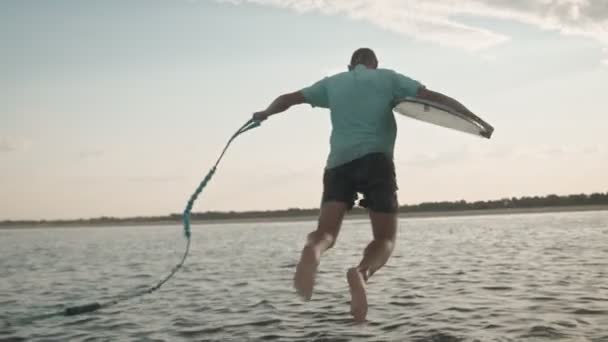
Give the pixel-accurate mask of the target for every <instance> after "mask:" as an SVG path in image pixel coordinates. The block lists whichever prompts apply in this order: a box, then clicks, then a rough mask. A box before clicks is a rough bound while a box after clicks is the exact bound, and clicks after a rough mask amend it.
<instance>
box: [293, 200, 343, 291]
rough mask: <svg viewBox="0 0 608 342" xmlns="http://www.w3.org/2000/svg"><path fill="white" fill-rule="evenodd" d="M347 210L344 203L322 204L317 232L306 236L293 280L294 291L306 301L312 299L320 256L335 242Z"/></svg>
mask: <svg viewBox="0 0 608 342" xmlns="http://www.w3.org/2000/svg"><path fill="white" fill-rule="evenodd" d="M347 210H348V205H347V203H344V202H336V201H328V202H325V203H323V205H322V206H321V213H320V214H319V223H318V226H317V230H315V231H314V232H312V233H310V234H308V238H307V241H306V245H305V246H304V248H303V249H302V255H301V257H300V262H299V263H298V265H297V266H296V274H295V276H294V280H293V285H294V287H295V288H296V291H297V292H298V294H299V295H300V296H302V297H303V298H304V299H306V300H309V299H310V297H312V290H313V287H314V283H315V275H316V273H317V267H318V266H319V261H320V259H321V254H322V253H323V252H325V251H326V250H328V249H329V248H331V247H332V246H333V245H334V243H335V242H336V239H337V237H338V233H339V232H340V227H341V226H342V219H343V218H344V214H345V213H346V211H347Z"/></svg>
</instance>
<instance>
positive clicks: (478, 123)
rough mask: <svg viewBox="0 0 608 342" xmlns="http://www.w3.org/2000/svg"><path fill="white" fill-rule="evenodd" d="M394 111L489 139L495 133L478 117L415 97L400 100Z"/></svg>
mask: <svg viewBox="0 0 608 342" xmlns="http://www.w3.org/2000/svg"><path fill="white" fill-rule="evenodd" d="M393 110H394V111H395V112H396V113H399V114H402V115H405V116H407V117H410V118H413V119H417V120H420V121H424V122H428V123H431V124H434V125H437V126H441V127H446V128H451V129H454V130H457V131H461V132H465V133H470V134H473V135H476V136H479V137H484V138H488V139H490V137H491V136H492V132H494V128H493V127H492V126H490V125H489V124H488V123H486V122H485V121H483V120H482V119H481V118H479V117H477V116H476V115H473V114H471V113H459V112H457V111H455V110H453V109H452V108H449V107H446V106H444V105H441V104H439V103H435V102H431V101H427V100H422V99H418V98H415V97H406V98H404V99H400V100H399V101H398V102H397V105H396V106H395V107H394V108H393Z"/></svg>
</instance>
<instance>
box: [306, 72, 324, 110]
mask: <svg viewBox="0 0 608 342" xmlns="http://www.w3.org/2000/svg"><path fill="white" fill-rule="evenodd" d="M301 92H302V94H303V95H304V98H305V99H306V103H309V104H310V105H311V106H313V107H323V108H329V96H328V95H327V77H325V78H324V79H322V80H320V81H318V82H317V83H315V84H313V85H311V86H310V87H306V88H304V89H302V90H301Z"/></svg>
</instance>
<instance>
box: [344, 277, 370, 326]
mask: <svg viewBox="0 0 608 342" xmlns="http://www.w3.org/2000/svg"><path fill="white" fill-rule="evenodd" d="M346 279H347V280H348V287H349V289H350V298H351V299H350V313H351V315H353V318H354V319H355V321H356V322H365V317H366V316H367V295H366V294H365V280H364V278H363V274H361V272H360V271H359V269H358V268H356V267H353V268H351V269H349V270H348V272H346Z"/></svg>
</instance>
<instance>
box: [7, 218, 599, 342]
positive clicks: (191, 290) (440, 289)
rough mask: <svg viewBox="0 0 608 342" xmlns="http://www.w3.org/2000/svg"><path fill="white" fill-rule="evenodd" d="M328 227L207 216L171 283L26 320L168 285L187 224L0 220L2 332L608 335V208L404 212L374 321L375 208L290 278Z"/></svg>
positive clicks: (315, 337) (87, 336) (99, 335)
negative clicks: (309, 239) (352, 283)
mask: <svg viewBox="0 0 608 342" xmlns="http://www.w3.org/2000/svg"><path fill="white" fill-rule="evenodd" d="M314 226H315V222H313V221H309V222H306V221H299V222H276V223H240V224H209V225H196V226H194V228H193V236H192V246H191V252H190V255H189V257H188V259H187V260H186V264H185V266H184V268H183V269H181V270H180V271H179V272H178V273H177V274H176V275H175V277H174V278H172V279H171V280H169V282H168V283H166V284H165V285H164V286H163V287H162V288H161V289H160V290H158V291H156V292H154V293H152V294H148V295H145V296H142V297H139V298H135V299H132V300H129V301H125V302H121V303H119V304H117V305H114V306H111V307H108V308H104V309H102V310H99V311H96V312H94V313H89V314H83V315H80V316H72V317H61V316H58V317H51V318H48V319H43V320H37V321H34V322H31V323H27V324H26V323H23V322H22V321H19V322H18V321H17V319H21V318H24V317H26V318H27V317H31V316H34V315H38V314H41V313H45V312H53V311H58V310H62V309H63V308H64V307H66V306H73V305H79V304H86V303H89V302H95V301H105V300H109V299H111V298H112V297H113V296H116V295H120V294H124V293H126V292H129V291H132V290H134V289H141V288H146V287H151V286H153V285H155V284H156V283H157V282H158V281H159V279H161V278H162V277H164V276H165V275H166V274H168V272H169V271H170V270H171V268H172V267H173V266H174V265H175V264H176V263H177V262H178V261H179V259H180V258H181V255H182V253H183V249H184V247H185V241H184V239H183V237H182V233H181V227H179V226H145V227H144V226H140V227H105V228H104V227H86V228H84V227H83V228H49V229H6V230H0V308H1V309H0V340H1V341H20V340H24V341H25V340H27V341H37V340H44V341H118V340H120V341H230V340H233V341H594V342H599V341H608V211H592V212H568V213H536V214H518V215H490V216H468V217H441V218H410V219H401V220H400V228H399V235H398V241H397V247H396V249H395V252H394V255H393V258H392V259H391V260H390V261H389V263H388V265H387V266H386V267H385V268H383V269H382V270H380V271H379V272H378V273H377V274H376V275H374V277H372V278H371V279H370V282H369V284H368V300H369V302H370V308H369V314H368V322H366V323H364V324H354V323H353V322H352V320H351V317H350V314H349V299H350V297H349V293H348V287H347V283H346V278H345V274H346V270H347V269H348V268H349V267H351V266H355V265H356V264H357V263H358V262H359V258H360V256H361V254H362V250H363V248H364V247H365V245H366V244H367V242H368V240H369V239H370V237H371V231H370V226H369V223H368V222H367V221H366V220H351V221H346V222H345V223H344V225H343V228H342V232H341V235H340V239H339V241H338V243H337V244H336V246H335V247H334V248H333V249H331V250H329V251H328V252H327V253H326V254H325V255H324V257H323V259H322V262H321V266H320V272H319V274H318V276H317V285H316V288H315V293H314V295H313V298H312V300H311V301H310V302H303V301H301V300H300V299H299V298H298V297H297V296H296V295H295V292H294V290H293V289H292V277H293V272H294V269H295V263H296V262H297V259H298V257H299V252H300V249H301V247H302V246H303V243H304V239H305V236H306V234H307V233H308V232H309V231H310V230H312V229H313V228H314ZM2 321H4V322H7V321H8V322H12V325H8V324H3V323H2ZM15 322H18V323H15Z"/></svg>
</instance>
